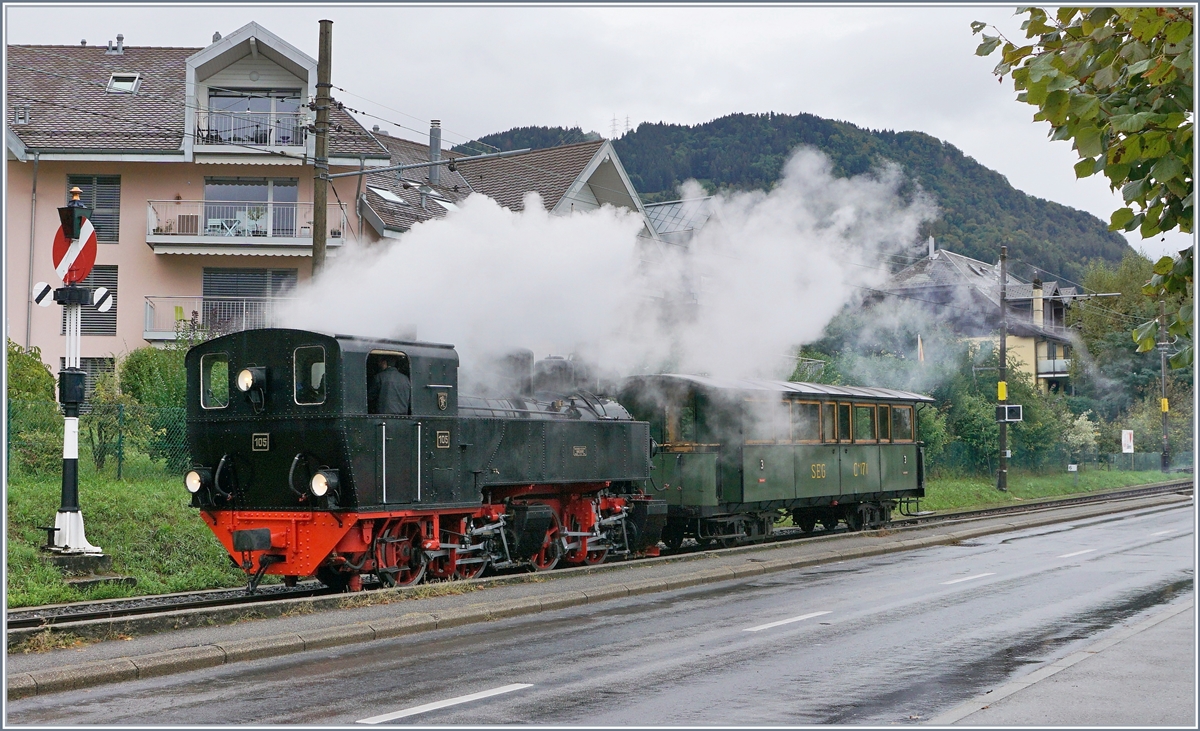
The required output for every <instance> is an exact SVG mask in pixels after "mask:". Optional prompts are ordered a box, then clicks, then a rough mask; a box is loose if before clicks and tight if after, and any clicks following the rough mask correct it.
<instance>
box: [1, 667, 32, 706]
mask: <svg viewBox="0 0 1200 731" xmlns="http://www.w3.org/2000/svg"><path fill="white" fill-rule="evenodd" d="M4 685H5V690H6V691H7V695H8V699H9V700H10V701H15V700H16V699H18V698H28V697H29V696H31V695H37V683H36V682H35V681H34V679H33V676H32V675H30V674H29V673H17V674H16V675H10V676H8V677H7V678H5V679H4Z"/></svg>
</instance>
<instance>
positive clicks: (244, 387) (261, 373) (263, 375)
mask: <svg viewBox="0 0 1200 731" xmlns="http://www.w3.org/2000/svg"><path fill="white" fill-rule="evenodd" d="M266 385H267V369H266V368H262V367H258V368H243V369H242V370H241V372H240V373H238V375H237V387H238V390H239V391H241V392H242V393H246V392H248V391H249V390H250V389H252V388H263V387H265V386H266Z"/></svg>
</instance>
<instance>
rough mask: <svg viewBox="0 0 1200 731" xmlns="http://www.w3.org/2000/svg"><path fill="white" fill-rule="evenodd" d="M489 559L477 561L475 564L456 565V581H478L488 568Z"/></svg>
mask: <svg viewBox="0 0 1200 731" xmlns="http://www.w3.org/2000/svg"><path fill="white" fill-rule="evenodd" d="M487 565H488V562H487V559H484V560H482V561H477V562H475V563H462V562H461V561H460V562H459V563H456V564H454V578H455V580H456V581H466V580H467V579H477V578H479V575H480V574H482V573H483V570H484V569H486V568H487Z"/></svg>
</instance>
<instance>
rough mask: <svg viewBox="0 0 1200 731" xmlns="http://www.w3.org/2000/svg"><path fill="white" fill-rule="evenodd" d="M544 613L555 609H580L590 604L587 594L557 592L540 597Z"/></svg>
mask: <svg viewBox="0 0 1200 731" xmlns="http://www.w3.org/2000/svg"><path fill="white" fill-rule="evenodd" d="M540 601H541V605H542V611H543V612H550V611H554V610H555V609H566V608H568V607H578V606H582V605H584V604H587V603H588V597H587V594H584V593H583V592H582V591H556V592H554V593H553V594H546V595H544V596H542V597H540Z"/></svg>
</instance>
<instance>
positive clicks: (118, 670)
mask: <svg viewBox="0 0 1200 731" xmlns="http://www.w3.org/2000/svg"><path fill="white" fill-rule="evenodd" d="M137 672H138V671H137V666H136V665H134V664H133V661H132V660H130V659H129V658H127V657H120V658H117V659H115V660H100V661H97V662H89V663H85V664H83V665H75V666H72V667H64V668H54V669H51V670H37V671H34V672H32V673H30V675H31V676H33V681H34V682H35V683H37V689H38V694H39V695H40V694H42V693H57V692H58V691H60V690H73V689H75V688H87V687H89V686H93V685H104V684H105V683H120V682H121V681H124V680H136V679H137Z"/></svg>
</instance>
